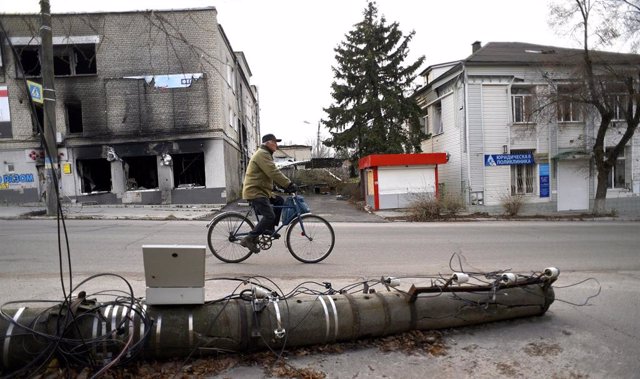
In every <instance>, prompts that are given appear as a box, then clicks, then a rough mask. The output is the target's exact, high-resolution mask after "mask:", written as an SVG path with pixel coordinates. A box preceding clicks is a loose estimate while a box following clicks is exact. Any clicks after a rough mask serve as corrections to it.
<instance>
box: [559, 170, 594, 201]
mask: <svg viewBox="0 0 640 379" xmlns="http://www.w3.org/2000/svg"><path fill="white" fill-rule="evenodd" d="M588 209H589V161H587V160H565V161H559V162H558V211H578V210H588Z"/></svg>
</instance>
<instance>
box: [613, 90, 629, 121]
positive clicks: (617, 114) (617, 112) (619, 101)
mask: <svg viewBox="0 0 640 379" xmlns="http://www.w3.org/2000/svg"><path fill="white" fill-rule="evenodd" d="M628 100H629V97H628V95H622V94H621V95H612V96H611V105H612V106H613V121H621V120H622V121H624V120H625V117H624V115H625V107H626V106H627V102H628Z"/></svg>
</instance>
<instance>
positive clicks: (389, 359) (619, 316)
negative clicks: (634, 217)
mask: <svg viewBox="0 0 640 379" xmlns="http://www.w3.org/2000/svg"><path fill="white" fill-rule="evenodd" d="M205 225H206V222H199V221H194V222H175V221H167V222H158V221H92V220H84V221H75V220H72V221H68V222H67V226H68V232H69V236H70V247H71V257H72V258H71V259H72V263H73V264H72V268H73V278H74V284H77V283H78V282H79V281H80V280H82V279H84V278H87V277H89V276H90V275H94V274H97V273H101V272H113V273H118V274H120V275H122V276H124V277H125V278H126V279H127V280H129V281H130V282H131V283H132V285H133V287H134V290H135V291H136V292H137V295H138V296H143V294H144V273H143V265H142V254H141V249H140V246H141V245H143V244H163V243H167V244H176V243H178V244H203V245H204V244H205V243H206V242H205V240H204V238H205ZM333 225H334V228H335V230H336V237H337V242H336V248H335V250H334V252H333V253H332V255H331V256H330V257H329V258H328V259H327V260H326V261H325V262H322V263H320V264H315V265H305V264H302V263H299V262H297V261H296V260H294V259H293V258H292V257H291V256H290V255H289V254H288V252H287V251H286V249H285V247H284V244H283V243H282V242H279V241H276V244H275V246H274V247H273V248H272V249H271V250H269V251H266V252H261V253H260V254H259V255H255V256H252V257H251V258H249V260H248V261H246V262H245V263H241V264H224V263H222V262H219V261H217V260H216V259H215V258H214V257H212V256H211V255H208V258H207V260H206V276H207V277H208V278H213V277H228V276H253V275H262V276H267V277H269V278H271V279H273V280H274V281H275V282H276V283H278V284H279V285H280V286H281V287H282V288H283V289H284V290H286V289H290V288H292V287H293V286H295V285H296V284H297V283H299V282H301V281H302V280H305V279H314V280H318V281H330V282H332V283H333V285H334V288H340V287H341V286H343V285H346V284H349V283H351V282H354V281H358V280H361V279H362V278H379V277H380V276H383V275H384V276H387V275H390V276H396V277H405V276H419V275H425V274H437V273H443V274H447V273H450V272H451V269H450V268H449V261H450V258H451V257H452V254H454V253H458V255H459V256H462V257H463V259H464V260H463V261H462V264H463V269H464V270H465V271H493V270H502V269H512V270H513V271H516V272H525V273H527V272H530V271H537V270H541V269H543V268H545V267H547V266H556V267H559V268H560V269H561V271H562V274H561V277H560V280H559V281H558V282H557V283H556V288H557V289H556V297H557V298H558V300H557V301H556V302H555V303H554V304H553V305H552V306H551V308H550V310H549V312H547V314H546V315H545V316H543V317H536V318H532V319H523V320H513V321H508V322H501V323H494V324H488V325H482V326H476V327H468V328H462V329H457V330H451V331H447V332H446V333H445V342H446V344H447V346H448V351H447V354H446V355H445V356H440V357H433V356H428V355H420V354H417V355H407V354H404V353H397V352H396V353H382V352H379V351H378V350H376V349H372V348H369V349H362V350H355V351H348V352H345V353H343V354H313V355H311V356H307V357H296V358H291V359H290V362H289V363H291V364H293V365H296V366H301V367H306V366H308V367H312V368H315V369H317V370H320V371H323V372H325V373H326V374H327V376H328V377H330V378H334V377H335V378H343V377H356V376H357V377H358V378H363V377H370V378H379V377H391V378H395V377H402V378H422V377H425V376H433V377H438V376H439V377H474V378H482V377H486V378H489V377H491V378H495V377H526V378H529V377H539V376H546V377H556V378H581V377H590V378H605V377H607V378H609V377H611V378H633V377H637V372H640V362H639V361H638V360H637V356H638V355H640V344H638V338H639V337H640V323H639V322H638V321H637V315H638V314H639V313H640V249H638V242H640V237H639V236H638V230H639V227H640V223H634V222H544V221H534V222H461V223H334V224H333ZM56 236H57V231H56V224H55V222H54V221H47V220H12V221H1V220H0V241H1V242H0V243H1V244H0V249H1V250H0V295H1V296H0V298H1V299H2V300H4V301H10V300H19V299H55V298H59V297H60V293H61V291H60V279H59V269H58V267H59V264H58V253H57V242H56V238H57V237H56ZM453 265H454V268H455V269H456V270H457V269H458V265H459V263H458V260H457V258H455V259H454V260H453ZM63 266H64V267H65V271H66V267H67V266H66V263H64V265H63ZM588 278H594V279H596V280H597V281H596V280H593V279H591V280H588V281H586V282H583V283H580V282H581V281H582V280H584V279H588ZM414 281H415V280H414ZM67 284H68V283H67ZM408 284H409V283H408V281H404V282H403V286H405V285H408ZM573 284H577V285H573ZM232 287H233V286H232V285H231V284H225V283H220V282H217V281H215V282H207V298H215V297H219V296H222V295H223V294H226V293H228V292H229V291H230V290H231V289H232ZM561 287H565V288H561ZM83 288H86V289H87V290H88V291H98V290H104V289H112V288H120V289H122V288H123V283H121V282H118V281H117V280H113V279H106V278H100V279H97V280H93V281H91V282H89V283H88V284H87V285H86V287H83ZM599 289H601V293H600V294H599V295H598V296H597V297H595V298H592V299H590V301H589V305H588V306H576V305H571V304H568V303H566V302H564V301H567V302H571V303H578V304H580V303H583V302H584V301H585V300H586V299H587V298H588V297H589V296H591V295H595V294H596V293H597V292H598V290H599ZM262 375H263V372H262V370H261V368H259V367H239V368H235V369H233V370H232V371H230V372H227V373H226V374H225V375H223V376H225V377H260V376H262Z"/></svg>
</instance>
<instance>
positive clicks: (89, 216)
mask: <svg viewBox="0 0 640 379" xmlns="http://www.w3.org/2000/svg"><path fill="white" fill-rule="evenodd" d="M220 209H222V206H221V205H215V204H192V205H186V204H185V205H126V204H119V205H82V204H65V205H64V206H63V212H64V216H65V218H66V219H68V220H204V219H210V218H213V215H214V214H215V213H216V212H218V211H220ZM26 218H28V219H49V218H51V217H48V216H46V207H45V206H43V205H39V204H38V205H35V204H34V205H21V206H18V205H10V206H0V219H4V220H12V219H26Z"/></svg>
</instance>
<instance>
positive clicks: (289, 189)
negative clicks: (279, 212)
mask: <svg viewBox="0 0 640 379" xmlns="http://www.w3.org/2000/svg"><path fill="white" fill-rule="evenodd" d="M284 192H287V193H294V192H298V186H297V185H296V184H295V183H293V182H291V184H289V186H287V188H285V189H284Z"/></svg>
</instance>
